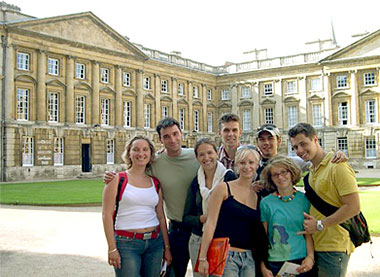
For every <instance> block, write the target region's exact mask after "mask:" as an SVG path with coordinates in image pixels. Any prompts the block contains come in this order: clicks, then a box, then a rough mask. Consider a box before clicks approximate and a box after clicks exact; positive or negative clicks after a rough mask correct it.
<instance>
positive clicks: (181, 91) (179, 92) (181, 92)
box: [178, 83, 183, 95]
mask: <svg viewBox="0 0 380 277" xmlns="http://www.w3.org/2000/svg"><path fill="white" fill-rule="evenodd" d="M178 95H183V84H181V83H179V84H178Z"/></svg>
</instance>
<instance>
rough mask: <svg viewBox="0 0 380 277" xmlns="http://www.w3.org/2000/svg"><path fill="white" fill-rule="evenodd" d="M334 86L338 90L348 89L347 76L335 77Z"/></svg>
mask: <svg viewBox="0 0 380 277" xmlns="http://www.w3.org/2000/svg"><path fill="white" fill-rule="evenodd" d="M336 86H337V87H338V88H346V87H348V85H347V76H346V75H341V76H337V77H336Z"/></svg>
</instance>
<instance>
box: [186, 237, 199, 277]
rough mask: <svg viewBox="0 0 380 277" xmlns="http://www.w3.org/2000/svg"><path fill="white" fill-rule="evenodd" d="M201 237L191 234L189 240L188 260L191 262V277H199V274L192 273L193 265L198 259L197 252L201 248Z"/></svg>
mask: <svg viewBox="0 0 380 277" xmlns="http://www.w3.org/2000/svg"><path fill="white" fill-rule="evenodd" d="M201 242H202V237H200V236H198V235H196V234H193V233H191V236H190V240H189V253H190V260H191V266H192V267H193V276H194V277H200V276H202V275H200V274H199V273H195V272H194V268H195V264H196V262H197V259H198V252H199V248H200V246H201Z"/></svg>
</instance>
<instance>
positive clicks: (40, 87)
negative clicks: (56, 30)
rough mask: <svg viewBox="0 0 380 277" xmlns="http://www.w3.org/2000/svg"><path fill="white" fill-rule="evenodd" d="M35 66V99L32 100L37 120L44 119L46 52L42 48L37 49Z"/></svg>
mask: <svg viewBox="0 0 380 277" xmlns="http://www.w3.org/2000/svg"><path fill="white" fill-rule="evenodd" d="M37 59H38V62H37V63H38V65H37V66H38V67H37V93H36V95H37V99H36V101H35V102H34V104H35V105H34V107H35V112H36V113H34V114H35V115H36V116H37V117H36V118H37V121H46V120H47V118H46V83H45V77H46V53H45V51H43V50H40V51H38V58H37Z"/></svg>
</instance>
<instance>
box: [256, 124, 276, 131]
mask: <svg viewBox="0 0 380 277" xmlns="http://www.w3.org/2000/svg"><path fill="white" fill-rule="evenodd" d="M276 129H277V127H276V126H275V125H272V124H268V125H263V126H261V127H259V128H258V129H257V132H260V131H263V130H276Z"/></svg>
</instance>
